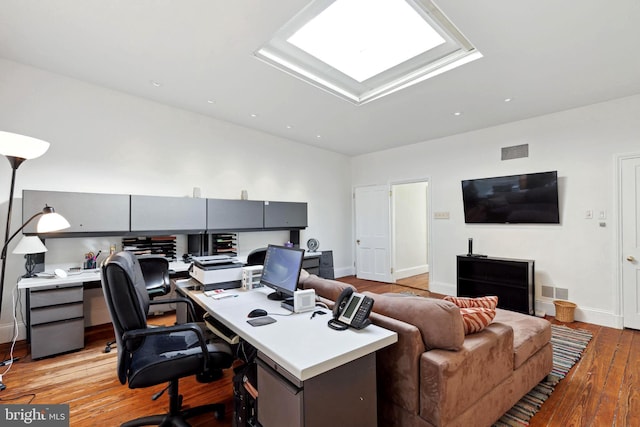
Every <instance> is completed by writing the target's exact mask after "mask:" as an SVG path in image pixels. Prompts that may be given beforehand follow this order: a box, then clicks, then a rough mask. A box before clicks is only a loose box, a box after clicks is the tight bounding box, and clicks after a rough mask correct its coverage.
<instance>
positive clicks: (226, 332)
mask: <svg viewBox="0 0 640 427" xmlns="http://www.w3.org/2000/svg"><path fill="white" fill-rule="evenodd" d="M203 319H204V324H205V325H207V329H209V330H210V331H211V332H213V333H214V334H215V335H216V336H218V337H220V338H222V339H223V340H225V341H226V342H228V343H229V344H238V343H239V342H240V337H239V336H238V334H236V333H235V332H233V331H232V330H231V329H229V328H228V327H227V326H225V325H224V324H223V323H222V322H220V321H218V320H216V319H215V318H214V317H213V316H211V315H210V314H209V313H205V314H204V317H203Z"/></svg>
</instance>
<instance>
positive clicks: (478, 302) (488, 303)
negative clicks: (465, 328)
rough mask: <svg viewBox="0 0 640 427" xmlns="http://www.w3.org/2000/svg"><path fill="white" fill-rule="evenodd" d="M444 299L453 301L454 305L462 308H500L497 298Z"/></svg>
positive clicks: (449, 297) (447, 297)
mask: <svg viewBox="0 0 640 427" xmlns="http://www.w3.org/2000/svg"><path fill="white" fill-rule="evenodd" d="M444 299H445V300H447V301H451V302H452V303H454V304H455V305H457V306H458V307H460V308H469V307H483V308H491V309H495V308H496V307H497V306H498V297H497V296H488V297H477V298H468V297H452V296H449V295H447V296H445V297H444Z"/></svg>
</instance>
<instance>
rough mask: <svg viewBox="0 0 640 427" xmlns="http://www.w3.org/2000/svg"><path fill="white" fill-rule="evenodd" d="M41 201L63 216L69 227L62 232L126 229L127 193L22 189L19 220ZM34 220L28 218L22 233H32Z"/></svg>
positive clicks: (40, 205)
mask: <svg viewBox="0 0 640 427" xmlns="http://www.w3.org/2000/svg"><path fill="white" fill-rule="evenodd" d="M45 205H49V206H51V207H53V208H54V209H55V211H56V212H57V213H59V214H60V215H62V216H64V217H65V218H66V219H67V221H69V224H71V227H70V228H67V229H66V230H62V231H61V232H62V233H102V232H105V233H113V232H121V233H126V232H129V195H127V194H95V193H72V192H64V191H37V190H24V191H23V192H22V222H23V223H24V222H25V221H26V220H28V219H29V218H30V217H31V216H32V215H33V214H35V213H38V212H41V211H42V208H44V206H45ZM37 223H38V220H37V219H35V220H33V221H31V223H30V224H29V225H27V226H26V227H25V229H24V231H23V232H24V233H25V234H34V233H36V224H37Z"/></svg>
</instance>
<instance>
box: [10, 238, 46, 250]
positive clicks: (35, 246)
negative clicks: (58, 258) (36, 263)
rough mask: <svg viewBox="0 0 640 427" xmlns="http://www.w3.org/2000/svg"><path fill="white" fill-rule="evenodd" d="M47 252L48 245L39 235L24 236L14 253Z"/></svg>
mask: <svg viewBox="0 0 640 427" xmlns="http://www.w3.org/2000/svg"><path fill="white" fill-rule="evenodd" d="M42 252H47V247H46V246H45V245H44V243H42V240H40V238H39V237H38V236H23V237H22V239H21V240H20V241H19V242H18V244H17V245H16V248H15V249H14V250H13V253H14V254H39V253H42Z"/></svg>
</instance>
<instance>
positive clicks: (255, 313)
mask: <svg viewBox="0 0 640 427" xmlns="http://www.w3.org/2000/svg"><path fill="white" fill-rule="evenodd" d="M266 315H267V311H266V310H263V309H261V308H256V309H255V310H251V311H250V312H249V315H248V317H262V316H266Z"/></svg>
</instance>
